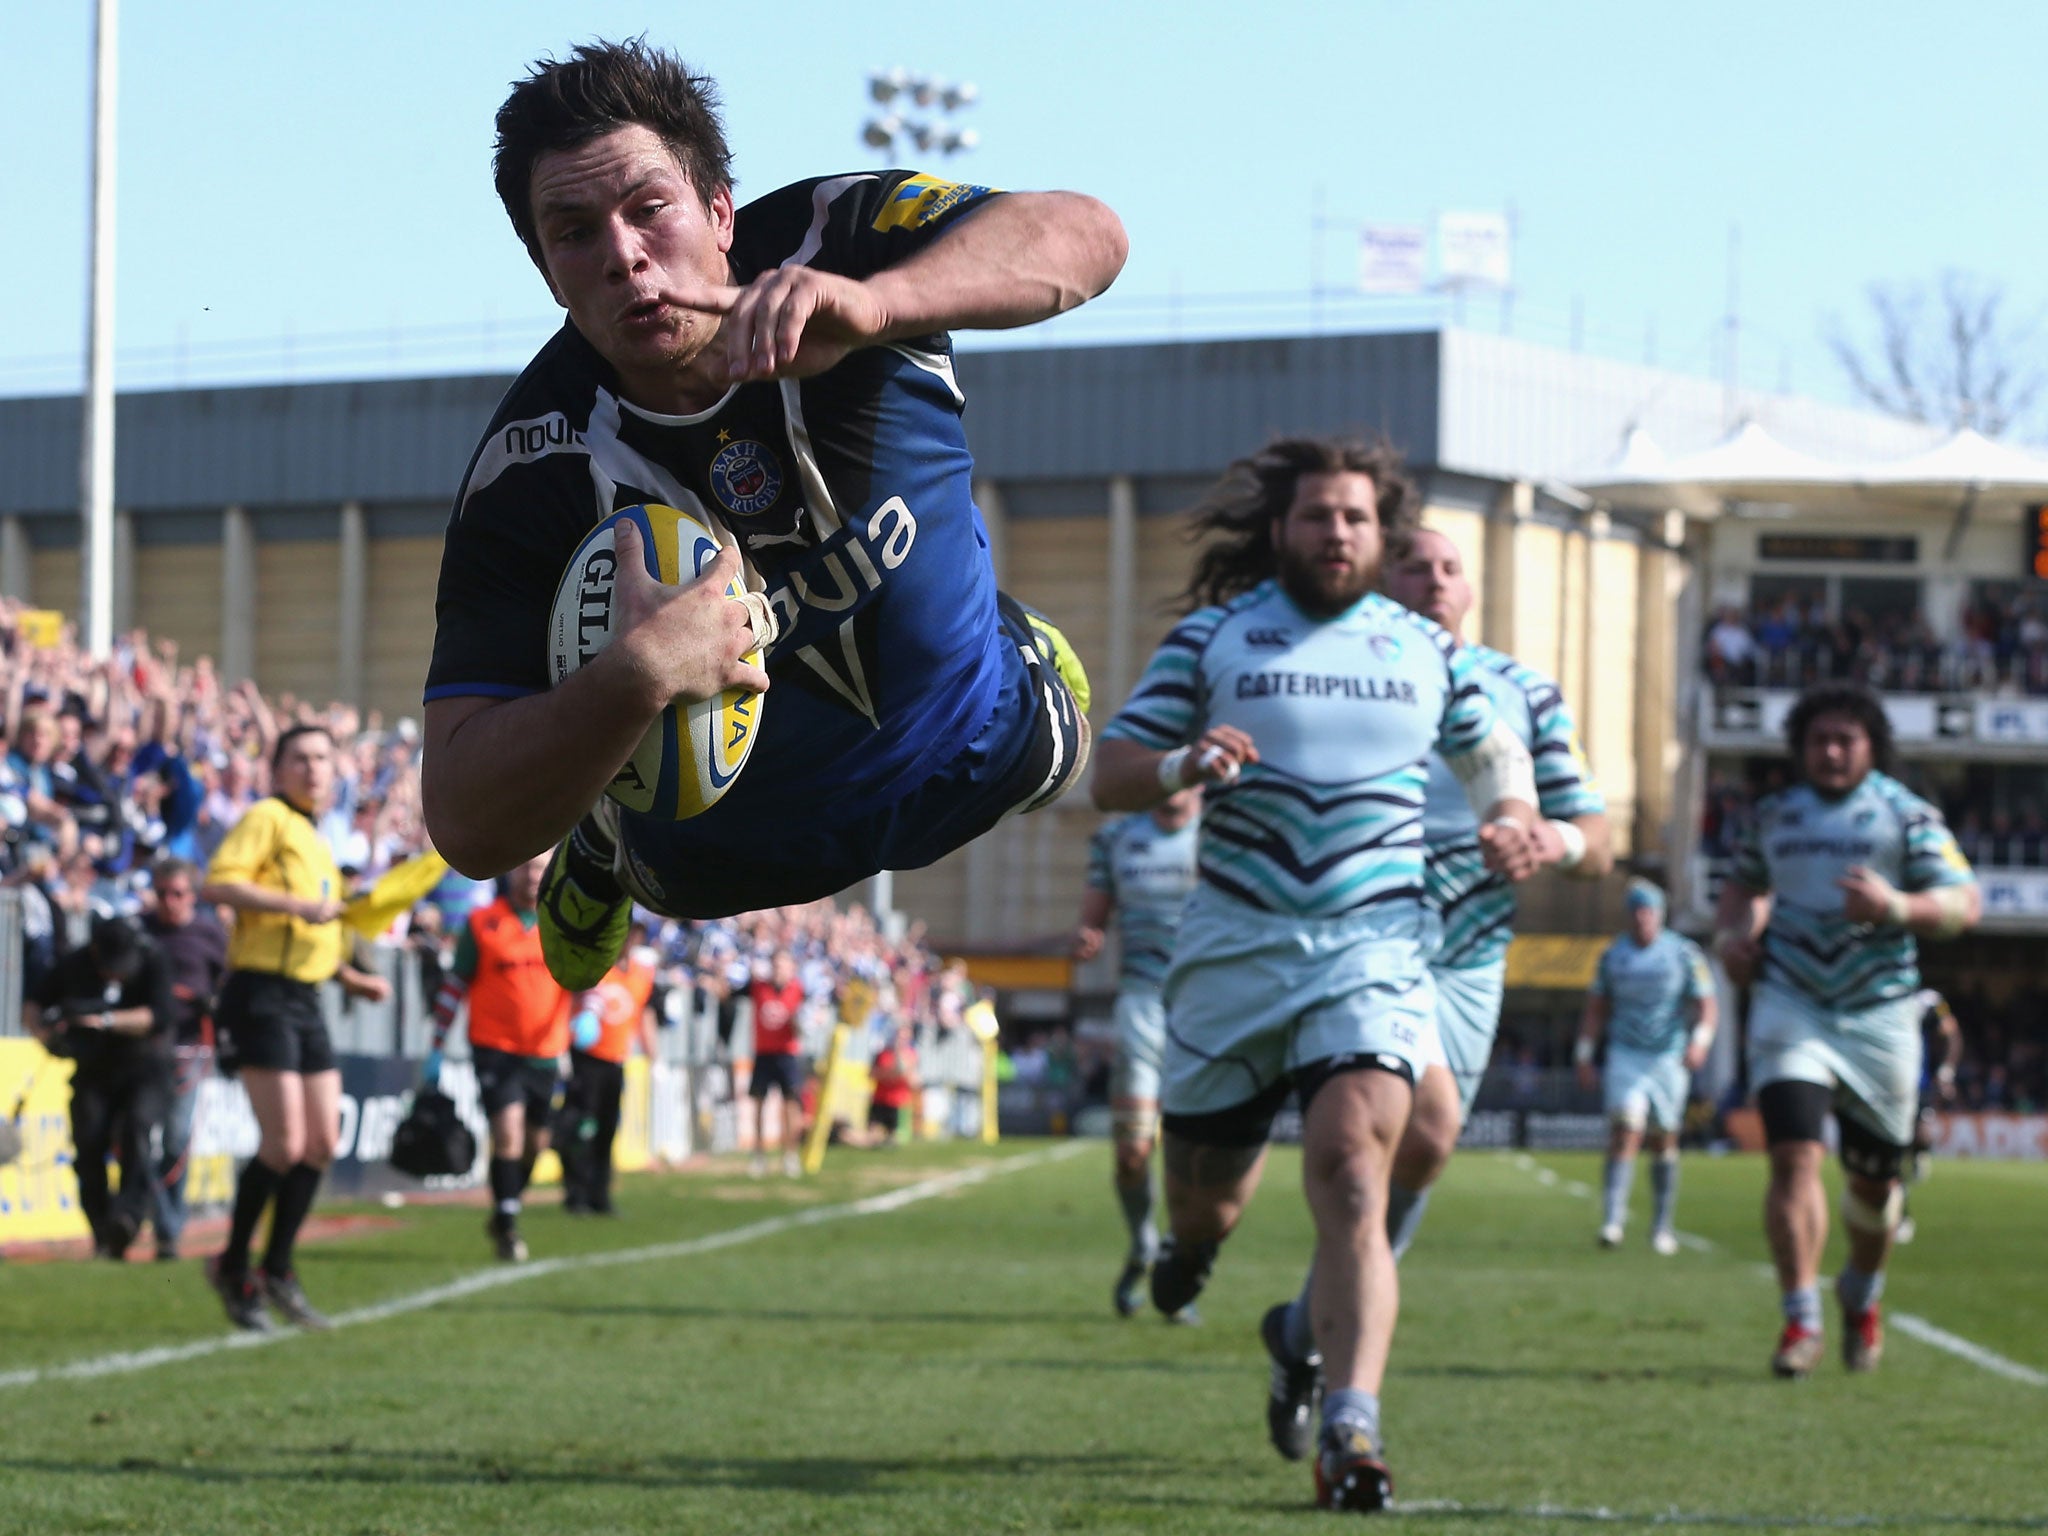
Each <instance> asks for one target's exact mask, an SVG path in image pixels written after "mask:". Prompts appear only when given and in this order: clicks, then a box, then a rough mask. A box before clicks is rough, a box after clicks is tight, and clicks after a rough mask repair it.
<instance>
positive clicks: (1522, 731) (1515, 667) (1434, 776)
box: [1422, 645, 1607, 970]
mask: <svg viewBox="0 0 2048 1536" xmlns="http://www.w3.org/2000/svg"><path fill="white" fill-rule="evenodd" d="M1461 649H1462V650H1464V651H1468V652H1470V653H1471V657H1472V660H1473V662H1474V664H1475V665H1476V667H1477V677H1478V680H1479V685H1480V686H1481V687H1482V688H1484V689H1485V690H1486V693H1487V697H1489V698H1490V699H1492V700H1493V707H1494V709H1495V710H1496V711H1497V712H1498V713H1499V715H1500V718H1501V719H1503V720H1505V721H1506V722H1507V723H1508V728H1509V729H1510V730H1512V731H1513V732H1514V733H1515V735H1516V736H1518V737H1519V738H1521V742H1522V745H1523V746H1525V747H1527V748H1528V749H1529V753H1530V755H1531V756H1532V757H1534V758H1535V760H1536V799H1537V809H1538V810H1540V811H1541V812H1542V813H1543V815H1544V817H1545V818H1546V819H1547V820H1550V821H1569V820H1571V819H1572V818H1573V817H1574V816H1594V815H1598V814H1599V813H1600V812H1602V811H1605V810H1606V809H1607V802H1606V800H1605V799H1604V798H1603V797H1602V795H1601V793H1600V789H1599V786H1598V785H1597V784H1595V783H1594V782H1593V768H1592V765H1591V764H1590V763H1588V762H1587V761H1586V754H1585V752H1584V750H1582V749H1581V747H1580V746H1579V733H1578V729H1577V727H1576V725H1575V724H1574V723H1573V721H1572V712H1571V710H1570V709H1569V708H1568V707H1567V706H1566V704H1565V702H1564V695H1563V694H1562V693H1560V692H1559V691H1558V687H1557V684H1556V683H1554V682H1552V681H1551V680H1550V679H1549V678H1547V677H1545V676H1544V675H1543V674H1542V673H1541V672H1538V671H1537V670H1536V669H1535V668H1534V667H1529V666H1524V665H1523V664H1522V663H1521V662H1519V661H1517V660H1515V658H1514V657H1512V656H1509V655H1506V654H1505V653H1503V652H1501V651H1496V650H1494V649H1492V648H1491V647H1490V646H1484V645H1467V646H1463V647H1461ZM1422 835H1423V840H1424V842H1425V844H1426V846H1427V848H1428V865H1427V881H1426V888H1427V892H1428V900H1429V904H1430V906H1431V907H1432V908H1434V909H1435V910H1436V912H1437V913H1438V915H1439V916H1440V917H1441V919H1442V923H1443V937H1442V939H1441V941H1440V942H1439V944H1438V947H1437V952H1436V954H1435V955H1433V956H1432V957H1431V961H1430V963H1431V964H1432V965H1436V966H1441V967H1448V968H1453V969H1460V970H1463V969H1470V968H1474V967H1482V966H1489V965H1494V964H1497V963H1499V962H1500V961H1501V960H1502V959H1504V958H1505V957H1506V955H1507V952H1508V944H1509V942H1510V941H1511V940H1512V939H1513V938H1514V936H1515V935H1514V928H1515V888H1514V886H1513V885H1512V884H1510V883H1509V882H1508V881H1507V880H1505V879H1503V878H1502V877H1501V876H1499V875H1497V874H1494V873H1493V872H1492V871H1491V870H1489V869H1488V868H1487V867H1486V860H1485V858H1484V856H1483V855H1482V854H1481V853H1480V851H1479V816H1478V813H1476V812H1475V811H1474V810H1473V809H1472V803H1471V801H1470V800H1468V799H1466V797H1465V788H1464V786H1463V785H1462V784H1460V783H1459V782H1458V776H1457V775H1456V774H1454V773H1452V772H1451V769H1450V765H1449V764H1447V763H1446V762H1445V761H1444V760H1443V758H1442V757H1441V756H1440V755H1435V754H1432V756H1431V757H1430V760H1429V792H1428V797H1427V799H1426V800H1425V801H1424V804H1423V813H1422Z"/></svg>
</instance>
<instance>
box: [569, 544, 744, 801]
mask: <svg viewBox="0 0 2048 1536" xmlns="http://www.w3.org/2000/svg"><path fill="white" fill-rule="evenodd" d="M628 519H631V520H632V521H633V522H634V523H636V524H638V525H639V529H640V547H641V550H642V551H643V553H644V556H645V559H646V563H647V572H648V574H649V575H651V576H652V577H654V579H655V580H656V581H659V582H663V583H665V584H667V585H669V586H680V585H682V584H683V583H685V582H688V581H692V580H694V579H695V578H696V576H697V575H698V573H699V572H701V571H702V570H703V569H704V567H705V566H707V565H709V564H710V563H711V562H712V560H713V559H714V558H716V556H717V554H718V549H719V543H720V540H719V537H718V535H717V533H716V532H715V531H714V530H713V528H712V526H711V524H710V522H709V520H708V519H707V518H706V517H705V516H704V514H703V513H702V512H697V511H681V510H679V509H677V508H675V507H662V506H637V507H627V508H625V509H623V510H622V511H618V512H614V513H613V514H612V515H611V516H610V517H608V518H606V519H605V520H604V521H603V522H601V523H599V524H598V525H597V526H596V527H595V528H593V529H592V530H591V531H590V532H589V534H588V535H586V536H585V538H584V540H583V542H582V543H581V544H579V545H578V546H577V547H576V553H575V554H574V555H572V556H571V557H570V559H569V568H568V569H567V570H566V571H564V572H563V573H562V583H561V585H560V586H559V587H557V588H556V589H555V607H554V614H553V617H552V618H551V619H550V621H549V624H548V665H549V670H550V672H551V673H552V675H553V677H554V680H555V681H556V682H557V683H559V682H561V681H562V679H563V678H565V677H567V676H568V675H569V674H570V673H572V672H574V671H575V670H576V669H577V668H578V667H582V666H587V665H589V663H590V661H591V659H592V658H593V657H595V656H596V655H597V653H598V652H599V651H601V650H603V649H604V648H605V647H606V646H607V645H609V644H610V643H611V641H612V637H613V634H614V628H613V624H614V611H613V610H614V604H613V594H614V581H615V578H616V577H617V574H618V567H619V560H618V551H617V546H616V541H615V539H614V533H615V530H616V529H617V528H618V525H619V524H620V523H621V522H624V521H626V520H628ZM726 596H727V597H730V598H733V599H734V600H735V601H738V600H742V599H744V598H745V596H746V590H745V588H744V587H743V586H742V585H741V583H740V581H739V580H738V578H734V580H733V581H731V582H730V583H728V584H727V586H726ZM745 659H746V660H747V661H748V662H749V663H750V664H752V665H754V666H760V665H761V652H760V651H759V650H758V649H757V650H753V651H750V652H748V653H747V656H746V658H745ZM762 702H763V699H762V696H761V695H760V694H758V693H750V692H748V691H747V690H746V689H744V688H728V689H727V690H726V691H725V692H724V693H721V694H720V695H718V697H717V698H715V699H705V700H703V701H701V702H699V703H695V704H681V703H675V704H671V705H669V707H668V708H667V709H665V710H663V711H662V712H661V715H660V717H659V718H658V719H656V720H655V722H654V724H653V725H652V726H651V727H649V729H648V732H647V735H646V736H645V737H644V738H642V740H641V742H640V745H639V746H638V747H637V748H635V749H634V752H633V755H632V756H631V757H630V758H628V759H627V760H626V765H625V766H624V767H623V768H621V769H620V770H619V771H618V774H617V776H616V777H614V778H613V780H612V781H611V783H610V784H609V785H608V786H607V787H606V789H605V793H606V794H608V795H610V796H611V797H612V799H614V800H616V801H617V802H618V803H619V804H620V805H622V806H624V807H626V809H628V810H631V811H641V812H645V813H646V814H648V815H650V816H663V817H667V818H668V819H670V820H672V821H686V820H688V819H689V818H690V817H692V816H698V815H701V814H703V813H704V812H705V811H708V810H710V809H711V807H712V806H714V805H716V804H717V803H718V802H719V801H720V800H721V799H722V798H723V797H724V795H725V792H726V791H727V790H728V789H730V788H732V785H733V781H734V780H736V779H737V778H738V777H739V775H740V770H741V769H742V768H744V767H745V766H746V765H747V756H748V754H749V753H750V752H752V751H753V748H754V740H755V738H756V737H758V736H759V735H760V734H761V705H762Z"/></svg>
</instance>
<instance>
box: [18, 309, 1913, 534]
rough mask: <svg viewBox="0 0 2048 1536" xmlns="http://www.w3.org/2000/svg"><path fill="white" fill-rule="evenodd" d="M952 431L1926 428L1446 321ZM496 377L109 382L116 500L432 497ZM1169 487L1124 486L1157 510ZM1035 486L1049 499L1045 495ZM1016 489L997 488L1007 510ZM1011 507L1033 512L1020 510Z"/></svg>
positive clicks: (1116, 457) (1076, 383) (38, 443)
mask: <svg viewBox="0 0 2048 1536" xmlns="http://www.w3.org/2000/svg"><path fill="white" fill-rule="evenodd" d="M958 370H959V375H960V380H961V384H962V386H963V388H964V389H965V391H966V394H967V398H968V402H969V403H968V414H967V422H968V433H969V437H970V439H971V441H972V442H973V444H974V450H975V459H976V463H977V465H978V467H979V469H980V471H981V473H983V474H984V475H986V476H989V477H991V478H994V479H997V480H1000V481H1004V482H1007V483H1018V482H1062V481H1066V482H1087V481H1093V480H1099V479H1100V478H1101V477H1104V476H1108V475H1119V474H1121V475H1130V476H1133V477H1136V478H1138V479H1139V480H1140V481H1141V482H1142V481H1145V480H1148V479H1149V480H1153V481H1161V482H1164V481H1173V482H1181V481H1185V480H1187V479H1190V478H1193V477H1204V478H1205V477H1207V476H1210V475H1213V474H1214V473H1216V471H1217V470H1219V469H1220V468H1221V467H1222V466H1223V464H1224V463H1225V462H1227V461H1228V460H1229V459H1231V458H1233V457H1235V456H1237V455H1239V454H1242V453H1244V452H1247V451H1249V450H1250V449H1252V448H1254V447H1256V446H1257V445H1258V444H1259V443H1260V442H1261V441H1263V440H1264V439H1265V438H1267V437H1269V436H1271V435H1273V434H1275V433H1280V432H1317V433H1321V432H1335V431H1345V430H1353V431H1355V430H1365V431H1373V432H1381V433H1384V434H1385V435H1386V436H1388V437H1389V438H1391V439H1392V440H1393V441H1394V442H1395V443H1396V444H1397V445H1399V446H1400V447H1401V448H1402V449H1403V450H1404V451H1405V452H1406V453H1407V454H1408V456H1409V458H1410V460H1411V461H1412V462H1413V463H1415V464H1417V465H1418V466H1421V467H1424V468H1430V469H1436V470H1440V471H1445V472H1448V473H1450V474H1453V475H1466V476H1473V477H1478V478H1481V479H1492V480H1545V479H1551V478H1570V476H1571V474H1572V472H1573V471H1575V470H1581V469H1583V468H1584V467H1585V466H1586V465H1587V464H1589V463H1597V462H1600V461H1601V459H1602V458H1603V457H1605V456H1606V455H1607V454H1608V453H1609V452H1610V450H1611V449H1612V447H1613V445H1615V444H1617V443H1619V442H1621V441H1622V440H1623V438H1624V435H1625V434H1626V433H1627V432H1628V430H1629V429H1630V428H1631V427H1636V428H1641V429H1643V430H1644V431H1646V432H1648V433H1651V434H1654V436H1655V438H1656V440H1657V441H1658V442H1660V443H1663V444H1665V445H1667V446H1668V447H1670V448H1671V449H1673V450H1675V451H1680V452H1689V451H1692V450H1696V449H1701V448H1706V447H1708V446H1710V445H1711V444H1712V443H1713V442H1714V441H1715V440H1716V439H1718V438H1719V437H1721V436H1722V434H1723V432H1724V430H1725V424H1726V422H1727V420H1728V419H1729V413H1730V412H1731V411H1733V410H1738V409H1739V410H1740V411H1741V412H1743V413H1744V414H1746V415H1747V416H1749V417H1751V418H1753V419H1755V420H1757V421H1759V422H1761V423H1764V424H1766V425H1767V426H1768V427H1769V429H1770V430H1771V431H1772V432H1773V433H1774V434H1775V435H1776V436H1778V437H1779V438H1780V439H1781V440H1782V441H1784V442H1786V443H1790V444H1794V445H1796V446H1797V447H1798V448H1799V449H1800V450H1801V451H1804V452H1808V453H1813V454H1818V455H1823V456H1826V455H1889V456H1891V457H1903V456H1904V455H1906V454H1908V453H1912V452H1915V451H1918V450H1921V449H1925V448H1927V447H1929V446H1930V445H1931V443H1932V440H1933V435H1932V434H1930V433H1928V432H1927V431H1926V430H1925V429H1924V428H1919V427H1915V426H1912V425H1911V424H1908V423H1903V422H1899V421H1896V420H1894V419H1892V418H1888V417H1883V416H1878V415H1875V414H1873V413H1870V412H1867V411H1852V410H1846V409H1843V408H1841V407H1837V406H1831V405H1827V404H1824V403H1822V402H1819V401H1814V400H1810V399H1804V398H1801V397H1797V396H1784V395H1740V396H1736V395H1731V394H1730V393H1729V392H1728V391H1727V390H1725V389H1724V388H1723V387H1722V386H1721V385H1720V384H1718V383H1716V382H1714V381H1711V380H1706V379H1700V378H1693V377H1689V376H1686V375H1683V374H1676V373H1671V372H1667V371H1662V370H1659V369H1655V368H1646V367H1636V366H1632V365H1628V364H1622V363H1615V362H1611V361H1608V360H1606V359H1602V358H1593V357H1586V356H1582V355H1580V354H1576V353H1571V352H1565V351H1560V350H1558V349H1555V348H1549V347H1541V346H1536V345H1534V344H1532V343H1528V342H1523V341H1518V340H1515V339H1513V338H1509V337H1500V336H1492V335H1483V334H1480V333H1476V332H1471V331H1461V330H1455V329H1445V330H1432V331H1415V332H1403V333H1395V334H1376V335H1330V336H1292V337H1275V338H1270V339H1264V340H1245V341H1190V342H1171V343H1159V344H1151V345H1143V346H1110V347H1062V348H1050V347H1043V348H1040V347H1030V346H1018V347H1012V348H1009V349H1006V350H994V349H991V350H973V351H966V352H963V353H962V354H961V355H960V357H959V360H958ZM510 382H511V380H510V378H509V377H508V376H505V375H502V374H489V375H475V376H467V377H457V378H438V379H391V380H375V381H363V382H353V383H313V384H277V385H267V386H260V387H254V388H250V387H238V388H203V389H183V390H168V391H152V392H128V393H124V394H122V395H121V396H120V399H119V404H118V409H117V418H116V432H117V448H116V454H117V462H116V492H115V494H116V499H117V501H118V503H119V504H120V505H121V506H123V507H126V508H129V509H131V510H132V511H134V512H136V513H138V514H149V513H161V512H176V511H191V510H196V509H207V508H218V507H221V506H226V505H231V504H235V505H242V506H247V507H250V508H265V509H289V508H292V507H298V506H307V505H324V506H329V507H331V506H334V505H338V504H339V503H341V502H344V501H358V502H363V503H365V504H367V505H371V506H373V507H374V506H377V505H384V506H393V505H399V506H409V507H416V508H426V507H430V506H439V507H442V508H445V507H446V506H447V504H448V502H449V500H450V498H451V497H452V496H453V494H454V491H455V486H456V482H457V481H458V480H459V478H460V477H461V474H462V471H463V467H464V466H465V465H466V464H467V462H468V459H469V455H470V452H471V450H472V448H473V447H474V446H475V441H476V438H477V436H478V434H479V433H480V432H481V431H482V429H483V427H484V424H485V423H486V422H487V421H488V420H489V418H490V416H491V413H492V411H493V410H494V409H495V407H496V405H497V403H498V400H499V398H500V396H501V395H502V394H503V393H504V391H505V389H506V387H507V386H508V385H509V384H510ZM78 461H79V402H78V400H77V398H76V397H69V396H67V397H43V398H31V399H14V400H0V465H5V466H6V472H5V473H4V474H0V512H9V513H24V514H29V515H30V516H32V517H34V518H35V519H36V520H37V521H38V522H41V521H43V520H45V519H54V518H58V517H69V516H72V515H74V514H75V509H76V507H77V504H78ZM1165 504H1166V499H1165V497H1164V494H1163V493H1162V495H1161V496H1160V497H1151V496H1142V497H1141V506H1143V507H1144V508H1146V509H1147V510H1154V509H1158V510H1163V509H1164V507H1165ZM1048 505H1051V503H1048ZM1015 510H1018V508H1016V507H1013V511H1015ZM1023 515H1030V514H1029V513H1028V512H1026V513H1024V514H1023Z"/></svg>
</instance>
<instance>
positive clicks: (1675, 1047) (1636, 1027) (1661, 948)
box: [1592, 928, 1714, 1056]
mask: <svg viewBox="0 0 2048 1536" xmlns="http://www.w3.org/2000/svg"><path fill="white" fill-rule="evenodd" d="M1592 991H1593V995H1594V996H1595V997H1604V998H1606V999H1607V1005H1608V1010H1609V1012H1608V1016H1607V1041H1608V1044H1609V1045H1610V1046H1618V1047H1620V1048H1621V1049H1623V1050H1629V1051H1641V1052H1644V1053H1646V1054H1649V1055H1653V1056H1662V1055H1667V1054H1671V1053H1675V1052H1679V1051H1683V1050H1684V1049H1685V1038H1686V1036H1687V1034H1689V1033H1690V1032H1691V1030H1692V1025H1693V1017H1694V1014H1695V1010H1694V1009H1692V1008H1691V1007H1688V1006H1687V1005H1688V1004H1692V1003H1697V1002H1699V1001H1700V1000H1701V999H1703V998H1709V997H1712V996H1713V995H1714V973H1713V972H1712V971H1711V970H1710V969H1708V966H1707V957H1706V953H1705V952H1704V951H1703V950H1702V949H1701V948H1700V947H1699V945H1697V944H1695V943H1693V941H1692V940H1691V939H1688V938H1686V937H1685V936H1684V935H1683V934H1677V933H1673V932H1672V931H1671V930H1670V929H1669V928H1665V929H1662V930H1660V931H1659V932H1658V934H1657V937H1656V938H1654V939H1652V940H1651V941H1650V942H1649V943H1648V944H1647V945H1644V944H1638V943H1637V942H1636V940H1635V935H1634V934H1628V933H1625V934H1623V935H1622V936H1621V937H1620V938H1618V939H1616V940H1615V941H1614V942H1613V943H1612V944H1610V945H1608V946H1607V950H1606V952H1605V953H1604V954H1602V955H1601V956H1600V964H1599V966H1598V967H1597V968H1596V969H1595V970H1594V972H1593V988H1592Z"/></svg>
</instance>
